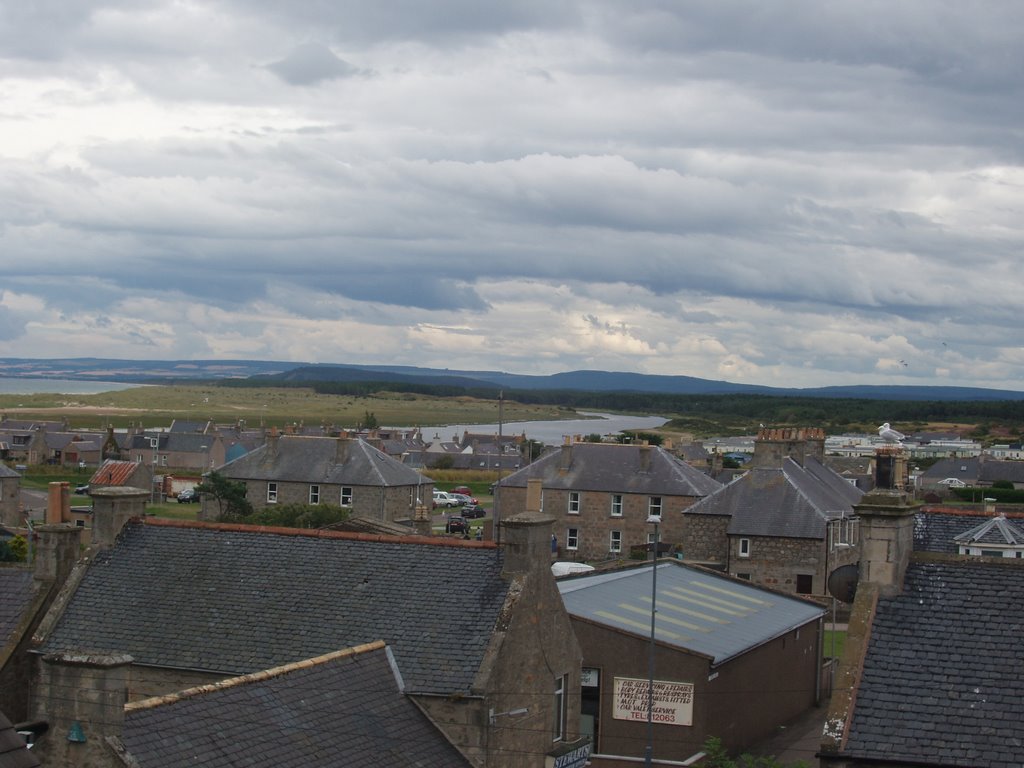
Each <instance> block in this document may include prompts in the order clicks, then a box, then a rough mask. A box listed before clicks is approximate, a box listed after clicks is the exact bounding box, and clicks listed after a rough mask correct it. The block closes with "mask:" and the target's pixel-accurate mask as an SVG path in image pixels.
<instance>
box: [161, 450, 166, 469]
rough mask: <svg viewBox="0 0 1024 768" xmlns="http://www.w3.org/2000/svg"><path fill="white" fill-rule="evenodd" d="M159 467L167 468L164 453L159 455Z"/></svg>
mask: <svg viewBox="0 0 1024 768" xmlns="http://www.w3.org/2000/svg"><path fill="white" fill-rule="evenodd" d="M160 466H161V467H166V466H167V454H166V453H161V454H160Z"/></svg>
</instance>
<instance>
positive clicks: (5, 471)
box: [0, 462, 21, 477]
mask: <svg viewBox="0 0 1024 768" xmlns="http://www.w3.org/2000/svg"><path fill="white" fill-rule="evenodd" d="M0 477H21V473H20V472H15V471H14V470H13V469H11V468H10V467H8V466H7V465H6V464H4V463H3V462H0Z"/></svg>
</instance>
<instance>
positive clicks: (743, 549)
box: [740, 539, 750, 557]
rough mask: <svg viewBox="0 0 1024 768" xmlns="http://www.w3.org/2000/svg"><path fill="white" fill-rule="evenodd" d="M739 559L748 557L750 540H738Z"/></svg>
mask: <svg viewBox="0 0 1024 768" xmlns="http://www.w3.org/2000/svg"><path fill="white" fill-rule="evenodd" d="M740 557H750V539H740Z"/></svg>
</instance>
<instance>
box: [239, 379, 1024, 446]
mask: <svg viewBox="0 0 1024 768" xmlns="http://www.w3.org/2000/svg"><path fill="white" fill-rule="evenodd" d="M220 386H226V387H295V388H305V389H312V390H314V391H315V392H317V393H319V394H324V395H346V396H357V397H373V396H374V395H377V394H381V393H385V392H386V393H398V394H402V393H406V394H416V395H423V396H429V397H474V398H478V399H481V400H497V398H498V393H499V388H498V387H488V386H480V387H475V386H459V385H454V384H452V385H449V384H436V383H417V382H409V381H279V380H270V379H262V380H254V379H234V380H230V381H225V382H221V383H220ZM503 392H504V397H505V398H506V399H508V400H514V401H516V402H519V403H522V404H524V405H553V406H561V407H564V408H569V409H573V410H580V409H582V410H602V411H621V412H628V413H650V414H657V415H660V416H665V417H666V418H669V419H671V424H670V426H675V427H677V428H680V429H685V430H688V431H695V432H701V431H705V430H703V429H701V427H708V428H712V427H713V429H712V431H715V430H720V429H723V428H724V429H726V430H728V429H729V428H730V427H735V428H736V429H740V430H743V431H749V429H750V426H751V424H753V425H754V426H755V427H756V426H757V424H762V423H763V424H770V425H772V426H784V425H820V426H824V427H826V428H827V429H830V430H831V431H842V430H844V429H846V428H850V429H855V428H857V427H862V426H864V425H878V424H881V423H882V422H884V421H888V422H890V423H893V424H895V423H897V422H899V423H901V424H921V425H924V424H927V423H929V422H967V423H971V424H977V423H986V422H988V423H992V424H996V423H998V424H1001V425H1003V426H1004V427H1009V428H1010V429H1011V430H1016V431H1017V432H1018V434H1019V433H1020V429H1021V427H1022V426H1024V400H964V401H952V400H949V401H947V400H876V399H868V398H863V399H861V398H848V397H843V398H826V397H803V396H799V395H754V394H723V395H677V394H664V393H658V392H592V391H583V390H552V389H543V390H542V389H504V390H503Z"/></svg>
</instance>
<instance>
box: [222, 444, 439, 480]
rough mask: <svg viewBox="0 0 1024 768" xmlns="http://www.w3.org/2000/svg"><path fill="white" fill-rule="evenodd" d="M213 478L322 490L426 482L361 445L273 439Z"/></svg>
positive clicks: (386, 457) (418, 475)
mask: <svg viewBox="0 0 1024 768" xmlns="http://www.w3.org/2000/svg"><path fill="white" fill-rule="evenodd" d="M339 443H341V444H342V446H341V451H342V457H341V460H340V461H339V455H338V452H339ZM218 472H220V473H221V474H222V475H224V476H225V477H228V478H231V479H233V480H274V481H277V482H299V483H321V484H327V485H352V486H357V485H362V486H406V485H420V484H423V483H429V482H431V481H430V480H428V479H427V478H425V477H423V475H421V474H420V473H419V472H417V471H416V470H414V469H410V468H409V467H407V466H405V465H404V464H402V463H401V462H400V461H396V460H395V459H393V458H391V457H390V456H388V455H387V454H386V453H384V452H383V451H379V450H377V449H376V448H374V447H373V446H371V445H369V444H368V443H367V442H366V441H364V440H359V439H354V440H353V439H348V438H334V437H302V436H295V435H282V436H280V437H277V438H273V439H271V440H269V441H268V442H267V443H266V444H264V445H262V446H260V447H259V448H255V449H253V450H252V451H250V452H249V453H247V454H245V455H244V456H241V457H239V458H237V459H235V460H234V461H230V462H228V463H227V464H225V465H223V466H222V467H221V468H220V469H219V470H218Z"/></svg>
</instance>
